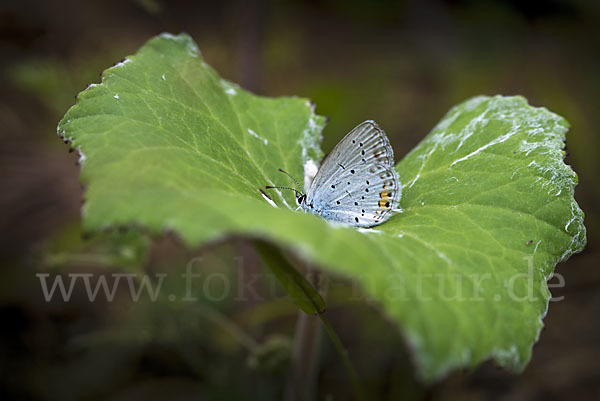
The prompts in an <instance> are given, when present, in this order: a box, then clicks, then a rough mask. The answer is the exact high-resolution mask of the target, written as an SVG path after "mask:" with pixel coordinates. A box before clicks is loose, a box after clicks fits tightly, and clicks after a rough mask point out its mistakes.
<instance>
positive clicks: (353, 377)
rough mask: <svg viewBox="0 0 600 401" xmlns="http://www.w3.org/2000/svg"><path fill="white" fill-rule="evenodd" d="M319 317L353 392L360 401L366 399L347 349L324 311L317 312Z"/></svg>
mask: <svg viewBox="0 0 600 401" xmlns="http://www.w3.org/2000/svg"><path fill="white" fill-rule="evenodd" d="M319 318H320V319H321V322H322V323H323V326H325V331H326V332H327V334H328V335H329V338H330V339H331V341H332V342H333V345H334V346H335V349H336V351H337V352H338V354H339V356H340V358H342V363H343V364H344V367H345V368H346V372H347V373H348V376H350V382H351V383H352V387H353V388H354V393H355V396H356V399H358V400H361V401H364V400H366V399H367V398H366V395H365V391H364V388H363V387H362V385H361V383H360V380H359V378H358V374H357V373H356V370H354V367H353V366H352V362H350V358H349V357H348V351H347V350H346V348H345V347H344V345H343V344H342V341H341V340H340V337H339V336H338V335H337V333H336V332H335V330H334V329H333V326H331V323H330V322H329V319H327V317H326V316H325V313H321V314H319Z"/></svg>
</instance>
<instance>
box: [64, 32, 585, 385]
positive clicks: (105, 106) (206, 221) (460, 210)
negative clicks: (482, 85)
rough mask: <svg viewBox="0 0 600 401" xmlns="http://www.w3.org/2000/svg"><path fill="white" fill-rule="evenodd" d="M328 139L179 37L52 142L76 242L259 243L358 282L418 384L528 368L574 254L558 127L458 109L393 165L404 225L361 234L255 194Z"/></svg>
mask: <svg viewBox="0 0 600 401" xmlns="http://www.w3.org/2000/svg"><path fill="white" fill-rule="evenodd" d="M322 126H323V119H322V118H321V117H319V116H316V115H315V114H314V113H313V111H312V108H311V106H310V104H309V103H308V102H307V101H306V100H304V99H299V98H277V99H269V98H264V97H259V96H254V95H252V94H250V93H247V92H245V91H244V90H242V89H240V88H238V87H237V86H235V85H234V84H231V83H229V82H227V81H224V80H222V79H220V78H219V76H218V75H217V74H216V73H215V72H214V71H213V70H212V69H211V68H210V67H208V66H207V65H206V64H205V63H204V61H203V60H202V58H201V56H200V54H199V52H198V50H197V49H196V46H195V45H194V43H193V42H192V40H191V39H190V38H189V37H187V36H185V35H180V36H172V35H161V36H159V37H157V38H154V39H152V40H150V41H149V42H148V43H147V44H146V45H144V46H143V47H142V48H141V49H140V50H139V51H138V53H136V54H135V55H134V56H130V57H128V58H127V60H126V62H124V63H120V64H117V65H116V66H115V67H113V68H110V69H108V70H106V71H105V72H104V74H103V82H102V84H100V85H97V86H93V87H91V88H89V89H88V90H86V91H85V92H83V93H81V94H80V95H79V96H78V103H77V104H76V105H75V106H74V107H72V108H71V109H70V110H69V111H68V112H67V114H66V115H65V117H64V119H63V120H62V121H61V122H60V124H59V128H58V130H59V133H60V134H61V135H63V136H64V137H65V138H67V139H68V140H70V141H72V144H73V146H75V147H77V148H79V150H80V152H82V154H83V155H85V157H84V159H83V160H82V161H83V167H82V174H81V179H82V181H83V182H84V183H85V184H86V185H87V186H88V189H87V191H86V195H85V198H86V203H85V207H84V225H85V228H86V229H87V230H98V229H101V228H104V227H107V226H114V225H130V224H138V225H141V226H144V227H146V228H148V229H149V230H150V231H151V232H154V233H160V232H163V231H165V230H173V231H175V232H176V233H177V234H179V235H180V236H181V238H183V239H184V240H185V241H186V242H187V243H188V244H189V245H192V246H197V245H201V244H205V243H207V242H208V241H213V240H216V239H219V238H223V237H225V236H227V235H231V234H238V235H239V234H242V235H248V236H250V237H253V238H259V239H263V240H269V241H271V242H274V243H277V244H279V245H280V246H284V247H286V248H289V249H292V250H295V251H296V252H299V253H301V254H302V255H303V257H304V258H306V259H309V260H311V261H313V262H316V263H318V264H320V265H321V266H322V267H323V269H326V270H328V271H330V272H333V273H339V274H341V275H343V276H346V277H349V278H352V279H353V280H356V282H357V283H358V284H359V285H360V286H361V288H363V289H364V290H365V292H366V293H368V294H369V295H370V296H371V297H373V298H374V299H375V300H377V301H378V302H379V303H380V304H381V305H382V309H383V311H384V312H385V313H386V314H387V315H388V316H389V317H390V319H391V320H392V321H393V322H395V323H396V324H397V325H398V327H399V328H400V329H401V332H402V333H404V335H405V337H406V339H407V341H408V342H409V344H410V345H411V347H412V348H413V351H414V352H413V354H414V360H415V363H416V365H417V367H418V372H419V373H420V375H421V376H422V377H423V378H424V379H426V380H432V379H435V378H437V377H440V376H441V375H443V374H445V373H446V372H448V371H449V370H450V369H453V368H456V367H461V366H467V367H469V366H475V365H477V364H478V363H480V362H481V361H483V360H486V359H489V358H494V359H495V360H496V361H497V362H498V363H499V364H501V365H502V366H504V367H506V368H508V369H511V370H514V371H519V370H521V369H523V368H524V366H525V364H526V363H527V361H528V360H529V359H530V357H531V348H532V345H533V343H534V342H535V341H536V340H537V338H538V335H539V333H540V330H541V328H542V318H543V317H544V315H545V313H546V309H547V307H548V299H549V296H550V293H549V291H548V288H547V286H546V280H547V279H548V278H549V277H550V275H551V274H552V272H553V268H554V266H555V265H556V263H558V262H559V261H562V260H566V259H567V258H568V257H569V256H570V255H571V254H572V253H574V252H578V251H580V250H581V249H582V248H583V247H584V245H585V227H584V226H583V213H582V212H581V210H580V209H579V207H578V205H577V203H576V202H575V200H574V199H573V192H574V186H575V183H576V175H575V173H574V172H573V171H572V170H571V169H570V168H569V167H568V166H566V165H565V164H564V163H563V161H562V159H563V157H564V153H563V151H562V148H563V146H564V143H563V141H564V138H565V133H566V131H567V122H566V121H565V120H564V119H562V118H561V117H560V116H557V115H556V114H553V113H551V112H549V111H548V110H546V109H544V108H534V107H531V106H529V105H528V104H527V102H526V101H525V99H523V98H521V97H501V96H496V97H492V98H489V97H477V98H474V99H471V100H469V101H467V102H464V103H462V104H460V105H459V106H457V107H455V108H453V109H452V110H451V111H450V112H449V113H448V114H447V115H446V116H445V117H444V118H443V119H442V121H441V122H440V123H439V124H438V125H437V126H436V127H435V128H434V129H433V131H432V132H431V133H430V134H429V135H428V136H427V137H426V138H425V140H424V141H423V142H422V143H421V144H419V146H417V148H416V149H414V150H413V151H412V152H411V153H410V154H409V155H408V156H406V157H405V158H404V160H402V161H401V162H400V163H399V164H398V166H397V170H398V172H399V173H400V177H401V181H402V183H403V194H402V199H401V202H400V206H401V208H402V209H403V212H402V213H397V214H395V215H394V216H393V217H392V218H391V219H390V220H388V222H386V223H385V224H382V225H380V226H377V227H376V228H375V229H371V230H357V229H354V228H350V227H339V226H336V225H332V224H329V223H327V222H326V221H324V220H322V219H320V218H318V217H316V216H313V215H310V214H304V213H301V212H296V211H294V210H293V209H294V208H295V203H294V196H293V193H291V191H286V192H289V193H283V194H282V195H283V197H281V196H280V195H278V194H276V193H274V194H273V195H274V196H273V198H274V200H275V202H276V203H277V204H278V205H279V206H280V207H278V208H274V207H273V206H272V205H270V204H269V203H267V201H266V200H265V199H263V198H262V196H261V194H260V193H259V192H258V188H259V187H264V186H265V185H271V184H275V183H276V184H282V183H287V180H286V177H285V176H283V175H282V174H281V173H279V172H278V171H277V168H283V169H285V170H287V171H289V172H290V173H292V175H294V176H297V177H302V176H303V167H304V169H305V170H306V172H307V173H308V170H310V169H309V167H313V166H314V165H313V163H315V162H316V161H318V160H319V159H320V157H321V151H320V149H319V147H318V143H319V135H320V131H321V129H322ZM307 175H308V174H307ZM526 295H529V297H525V296H526ZM524 297H525V298H524ZM359 324H361V322H356V325H359Z"/></svg>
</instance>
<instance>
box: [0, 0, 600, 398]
mask: <svg viewBox="0 0 600 401" xmlns="http://www.w3.org/2000/svg"><path fill="white" fill-rule="evenodd" d="M163 31H169V32H172V33H179V32H182V31H184V32H187V33H189V34H190V35H191V36H192V37H193V38H194V40H195V41H196V42H197V43H198V45H199V48H200V50H201V51H202V53H203V55H204V57H205V59H206V60H207V62H208V63H209V64H210V65H212V66H213V67H214V68H215V69H216V70H217V71H218V72H219V73H220V74H221V75H222V76H224V77H225V78H228V79H230V80H233V81H235V82H238V83H240V84H241V85H242V86H243V87H245V88H247V89H249V90H251V91H253V92H255V93H259V94H263V95H268V96H280V95H298V96H303V97H308V98H310V99H312V101H313V102H314V103H315V104H316V105H317V109H316V110H317V112H318V113H319V114H322V115H326V116H328V117H329V118H330V120H329V124H328V126H327V128H326V129H325V131H324V135H325V140H324V144H323V147H324V150H325V151H329V150H330V149H331V148H332V147H333V146H334V145H335V143H336V142H337V141H338V140H339V139H340V138H341V137H342V136H343V135H344V134H345V133H346V132H347V131H348V129H350V128H351V127H353V126H354V125H356V124H357V123H359V122H360V121H363V120H365V119H374V120H376V121H378V123H379V124H380V125H381V126H382V127H383V128H384V129H385V130H386V131H387V133H388V135H389V136H390V138H391V141H392V144H393V146H394V149H395V152H396V159H397V160H399V159H400V158H402V157H403V156H404V155H405V154H406V153H407V152H408V151H409V150H410V149H412V148H413V147H414V146H415V145H416V144H417V143H418V142H419V141H420V140H421V139H422V138H423V137H424V136H425V135H426V134H427V133H428V132H429V130H431V128H432V127H433V126H434V125H435V123H436V122H437V121H439V119H440V118H441V117H442V116H443V114H444V113H445V112H446V111H447V110H448V109H449V108H450V107H451V106H453V105H455V104H456V103H457V102H459V101H462V100H464V99H465V98H468V97H471V96H474V95H479V94H487V95H493V94H504V95H513V94H521V95H524V96H526V97H527V98H528V99H529V101H530V103H531V104H533V105H536V106H545V107H547V108H549V109H550V110H552V111H554V112H556V113H558V114H561V115H562V116H564V117H566V118H567V119H568V121H569V122H570V123H571V130H570V132H569V133H568V136H567V137H568V140H567V145H568V156H567V162H568V163H569V164H571V165H572V166H573V168H574V169H575V171H576V172H577V173H578V174H579V182H580V183H579V185H578V186H577V188H576V198H577V200H578V202H579V203H580V205H581V207H582V209H583V210H584V212H585V213H586V220H585V223H586V226H587V228H588V246H587V248H586V250H585V251H584V252H582V253H581V254H578V255H575V256H573V257H572V258H571V260H569V261H568V262H567V263H562V264H559V265H558V266H557V272H559V273H560V274H562V275H563V277H564V279H565V287H564V288H562V289H554V290H553V293H554V295H555V296H564V300H562V301H560V302H554V303H551V305H550V309H549V312H548V315H547V317H546V319H545V323H546V327H545V328H544V330H543V331H542V333H541V337H540V341H539V343H538V344H536V345H535V347H534V352H533V359H532V361H531V363H530V364H529V366H528V367H527V369H526V370H525V371H524V372H523V373H522V374H520V375H513V374H510V373H507V372H505V371H504V370H502V369H500V368H498V367H497V366H496V365H494V363H492V362H487V363H485V364H483V365H482V366H480V367H478V368H477V369H474V370H469V371H458V372H453V373H451V374H450V375H449V376H448V377H446V378H445V379H443V380H441V381H439V382H437V383H435V384H433V385H431V386H425V385H423V384H421V383H420V382H419V381H418V380H416V378H415V377H414V371H413V368H412V366H411V361H410V357H409V356H408V355H407V352H406V350H405V349H404V348H403V345H402V344H403V343H402V339H401V337H400V335H399V334H398V333H397V332H396V331H395V330H394V329H393V328H392V327H391V325H390V324H389V323H388V322H387V321H386V320H385V319H383V318H381V317H380V316H379V315H378V314H377V312H376V306H372V305H370V304H365V303H364V302H359V301H356V300H355V297H352V296H351V295H352V293H351V291H352V289H351V287H350V286H349V285H348V283H345V282H344V281H343V280H341V279H338V278H332V280H331V283H330V287H329V294H328V302H329V312H328V313H329V314H330V318H331V320H332V322H333V325H334V326H335V327H336V329H337V330H338V332H339V333H340V336H341V337H342V341H343V342H344V343H345V344H346V345H347V347H348V348H349V351H350V356H351V358H352V360H353V362H354V364H355V365H356V368H357V370H358V372H359V375H360V376H361V378H362V379H363V381H364V384H365V386H366V388H367V390H368V393H369V395H370V399H377V400H396V399H404V400H455V399H456V400H458V399H460V400H565V399H579V400H597V399H600V342H599V339H600V320H599V319H598V316H600V291H598V289H599V288H600V269H598V265H597V264H596V263H598V235H597V231H598V230H597V227H598V218H599V215H598V213H599V206H598V200H599V199H598V198H599V196H600V181H599V179H598V173H600V170H599V168H598V163H599V160H600V157H598V155H597V153H598V151H599V147H598V143H599V140H600V136H599V131H598V129H597V128H596V129H594V128H593V127H594V119H595V118H597V116H598V110H600V90H599V89H600V74H599V71H600V2H596V1H592V0H590V1H585V0H575V1H568V0H529V1H519V0H505V1H501V0H484V1H475V0H424V1H398V2H392V1H384V0H377V1H358V0H351V1H341V0H330V1H326V0H323V1H319V0H311V1H299V0H298V1H293V0H289V1H274V0H272V1H269V0H252V1H246V2H233V1H220V2H199V1H184V0H173V1H166V0H163V1H159V0H119V1H117V0H103V1H75V0H72V1H48V0H39V1H33V0H21V1H3V2H2V5H1V6H0V90H1V93H2V97H1V98H0V121H1V124H2V125H1V139H2V140H1V141H0V153H1V159H0V209H1V210H2V212H1V214H0V236H1V241H0V255H1V259H0V260H1V262H2V263H1V265H0V322H1V323H2V330H0V341H1V343H0V399H2V400H137V399H140V400H141V399H144V400H155V399H156V400H158V399H170V400H187V399H207V400H242V399H263V400H278V399H282V397H283V394H284V393H285V388H286V372H287V369H288V366H287V362H289V360H288V359H289V350H290V342H291V341H292V337H293V333H294V327H295V323H296V316H297V310H296V308H295V307H294V305H293V304H292V303H291V302H290V301H289V300H288V299H287V298H285V296H283V291H282V290H281V288H279V287H278V286H277V285H276V284H273V282H272V280H270V279H267V278H266V276H261V277H260V278H259V279H258V280H255V281H253V282H252V283H253V284H252V286H253V287H252V288H253V289H255V293H254V292H253V293H251V294H247V296H244V297H242V298H244V300H243V301H242V300H239V299H236V294H235V292H236V291H233V292H234V294H233V295H231V296H229V297H227V298H226V299H224V300H222V301H219V302H212V301H209V300H206V299H201V300H199V301H198V302H197V303H190V302H178V301H175V302H173V301H171V300H170V299H168V297H167V296H166V295H164V296H163V295H162V293H161V295H160V296H159V298H158V299H157V301H156V302H150V301H144V300H142V301H141V302H132V301H131V299H129V298H128V297H127V288H125V287H123V286H120V287H119V291H118V292H117V296H116V298H115V300H114V301H113V302H107V301H101V299H102V297H101V296H99V300H97V301H95V302H89V301H88V300H87V298H86V296H85V291H84V290H83V289H82V288H80V287H77V288H75V290H74V293H73V298H72V299H71V301H70V302H63V301H62V300H60V299H53V301H52V302H45V301H44V298H43V296H42V291H41V288H40V280H39V278H38V277H36V273H48V274H50V279H51V278H53V277H54V275H55V274H62V275H66V274H68V273H93V274H108V275H109V277H110V274H111V273H114V272H133V273H140V274H141V273H148V274H155V273H157V272H163V273H164V272H166V273H170V274H175V273H176V274H181V272H182V271H184V270H185V266H186V264H187V263H189V261H190V260H192V258H194V257H196V256H202V257H203V258H204V259H203V261H202V269H204V270H203V272H210V271H213V272H219V273H222V274H224V275H226V276H227V277H228V278H230V279H231V280H232V282H237V283H241V284H238V286H239V289H240V290H244V288H245V287H243V284H244V283H246V284H247V283H248V282H251V281H252V277H253V276H252V275H258V274H259V273H261V272H264V270H262V267H261V264H260V263H259V259H258V258H257V256H256V255H255V253H254V251H253V249H252V247H251V246H250V245H249V244H248V243H246V242H245V241H244V240H243V239H232V240H230V241H225V242H222V243H219V244H215V245H213V246H210V247H208V248H206V249H200V250H187V249H185V248H184V247H183V246H182V245H181V244H180V243H179V242H178V240H177V239H176V238H173V237H166V238H155V239H150V238H148V237H146V236H145V235H144V234H141V233H137V232H133V231H122V230H121V231H118V232H106V233H101V234H98V235H93V236H91V237H90V236H87V235H82V234H83V233H82V232H81V228H80V212H79V208H80V205H81V199H82V193H83V190H82V188H81V187H80V185H79V183H78V174H79V167H78V166H77V165H76V161H77V155H76V152H75V153H71V154H69V153H68V146H67V145H65V144H63V143H62V141H61V140H60V139H59V138H58V137H57V136H56V125H57V122H58V120H59V119H60V118H61V116H62V115H63V114H64V113H65V111H66V110H67V109H68V107H70V106H71V105H72V104H73V103H74V96H75V95H76V94H77V93H78V92H80V91H81V90H83V89H84V88H85V87H86V85H87V84H89V83H92V82H99V80H100V78H99V73H100V72H101V71H103V70H104V69H106V68H108V67H110V66H111V65H112V64H114V63H115V62H117V61H119V60H121V59H123V58H124V57H125V56H126V55H129V54H132V53H134V52H135V51H136V50H137V49H138V48H139V47H140V46H141V45H142V44H143V43H144V42H145V41H146V40H147V39H149V38H150V37H152V36H153V35H156V34H158V33H161V32H163ZM165 285H170V286H171V289H172V291H171V292H173V293H180V291H181V288H180V287H181V286H182V284H181V280H179V281H178V282H173V283H170V282H169V283H167V282H165ZM168 293H169V291H167V292H165V294H168ZM237 298H239V297H237ZM316 366H317V367H316V370H315V371H316V378H315V380H316V384H315V388H314V389H313V391H314V392H313V396H314V397H315V398H316V399H320V400H350V399H353V396H352V391H351V386H350V385H349V383H348V380H347V376H346V374H345V372H344V370H343V368H342V365H341V363H340V360H339V358H338V356H337V355H336V353H335V352H334V349H333V347H332V346H331V344H330V343H329V341H328V339H327V338H326V337H323V338H322V339H321V340H320V351H319V353H318V355H317V360H316Z"/></svg>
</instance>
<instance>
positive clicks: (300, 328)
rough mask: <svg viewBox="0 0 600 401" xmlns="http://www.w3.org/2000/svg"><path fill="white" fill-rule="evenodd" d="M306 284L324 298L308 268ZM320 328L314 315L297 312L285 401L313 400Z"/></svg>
mask: <svg viewBox="0 0 600 401" xmlns="http://www.w3.org/2000/svg"><path fill="white" fill-rule="evenodd" d="M307 270H308V277H307V280H308V282H309V283H310V284H311V285H313V286H314V287H316V288H317V290H318V291H319V293H321V296H323V297H324V294H323V292H324V290H323V289H319V288H318V287H317V275H316V274H315V272H314V271H312V270H311V269H310V268H308V269H307ZM320 329H321V326H320V325H319V321H318V320H317V319H316V318H315V316H314V315H308V314H306V313H304V312H303V311H302V310H299V311H298V320H297V323H296V332H295V334H294V349H293V354H292V367H291V374H290V377H289V378H288V385H287V389H286V396H285V400H286V401H305V400H309V399H314V398H315V397H314V392H315V379H316V376H317V369H316V368H317V355H318V349H319V337H320V331H321V330H320Z"/></svg>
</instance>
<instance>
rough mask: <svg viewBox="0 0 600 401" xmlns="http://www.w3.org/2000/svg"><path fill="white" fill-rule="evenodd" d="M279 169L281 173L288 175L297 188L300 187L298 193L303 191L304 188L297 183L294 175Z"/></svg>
mask: <svg viewBox="0 0 600 401" xmlns="http://www.w3.org/2000/svg"><path fill="white" fill-rule="evenodd" d="M278 170H279V171H281V172H282V173H283V174H285V175H287V176H288V177H290V178H291V179H292V180H293V181H294V182H295V183H296V185H297V186H298V188H300V193H304V188H302V186H300V184H298V181H296V179H295V178H294V177H292V175H291V174H290V173H288V172H287V171H284V170H282V169H278Z"/></svg>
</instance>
